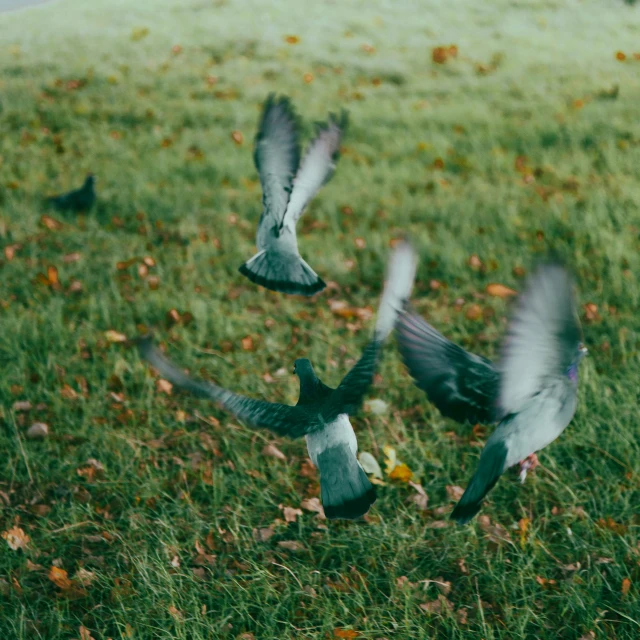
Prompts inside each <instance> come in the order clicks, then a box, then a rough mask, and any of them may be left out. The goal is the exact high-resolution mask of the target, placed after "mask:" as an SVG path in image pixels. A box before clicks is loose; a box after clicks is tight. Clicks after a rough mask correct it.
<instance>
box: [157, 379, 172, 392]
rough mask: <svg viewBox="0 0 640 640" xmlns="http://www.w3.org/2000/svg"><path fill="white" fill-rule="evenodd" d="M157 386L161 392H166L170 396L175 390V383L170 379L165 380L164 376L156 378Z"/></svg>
mask: <svg viewBox="0 0 640 640" xmlns="http://www.w3.org/2000/svg"><path fill="white" fill-rule="evenodd" d="M156 388H157V389H158V392H159V393H164V394H166V395H168V396H170V395H171V392H172V390H173V385H172V384H171V383H170V382H169V381H168V380H165V379H164V378H158V379H157V380H156Z"/></svg>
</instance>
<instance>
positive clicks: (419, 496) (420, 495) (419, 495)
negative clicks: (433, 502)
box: [408, 481, 429, 511]
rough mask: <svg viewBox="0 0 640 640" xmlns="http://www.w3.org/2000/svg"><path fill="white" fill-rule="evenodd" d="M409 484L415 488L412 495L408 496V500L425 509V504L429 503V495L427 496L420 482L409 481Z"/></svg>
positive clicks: (422, 509)
mask: <svg viewBox="0 0 640 640" xmlns="http://www.w3.org/2000/svg"><path fill="white" fill-rule="evenodd" d="M408 484H409V486H410V487H413V489H415V491H416V493H414V494H413V495H412V496H409V500H410V501H411V502H413V503H415V505H416V506H417V507H418V509H420V510H421V511H425V510H426V508H427V504H429V497H428V496H427V492H426V491H425V490H424V488H423V487H422V485H421V484H418V483H417V482H411V481H409V483H408Z"/></svg>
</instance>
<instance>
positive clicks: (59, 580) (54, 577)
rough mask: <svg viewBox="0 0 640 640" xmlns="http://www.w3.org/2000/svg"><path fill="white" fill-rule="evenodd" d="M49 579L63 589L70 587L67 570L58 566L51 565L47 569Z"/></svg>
mask: <svg viewBox="0 0 640 640" xmlns="http://www.w3.org/2000/svg"><path fill="white" fill-rule="evenodd" d="M49 580H51V582H53V584H55V585H56V587H59V588H60V589H62V590H63V591H67V590H68V589H71V587H72V582H71V580H69V577H68V575H67V572H66V571H65V570H64V569H60V568H59V567H55V566H52V567H51V569H49Z"/></svg>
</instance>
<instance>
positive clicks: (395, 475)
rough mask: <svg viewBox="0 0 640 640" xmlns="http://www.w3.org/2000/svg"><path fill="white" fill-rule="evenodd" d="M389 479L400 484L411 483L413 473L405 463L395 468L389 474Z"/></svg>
mask: <svg viewBox="0 0 640 640" xmlns="http://www.w3.org/2000/svg"><path fill="white" fill-rule="evenodd" d="M389 478H390V479H391V480H399V481H400V482H409V480H411V478H413V472H412V471H411V469H409V467H408V466H407V465H406V464H405V463H404V462H403V463H401V464H398V465H396V466H395V467H394V468H393V470H392V471H391V473H390V474H389Z"/></svg>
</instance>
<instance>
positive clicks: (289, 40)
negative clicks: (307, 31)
mask: <svg viewBox="0 0 640 640" xmlns="http://www.w3.org/2000/svg"><path fill="white" fill-rule="evenodd" d="M284 41H285V42H286V43H287V44H298V42H300V38H298V36H286V37H285V39H284Z"/></svg>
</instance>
